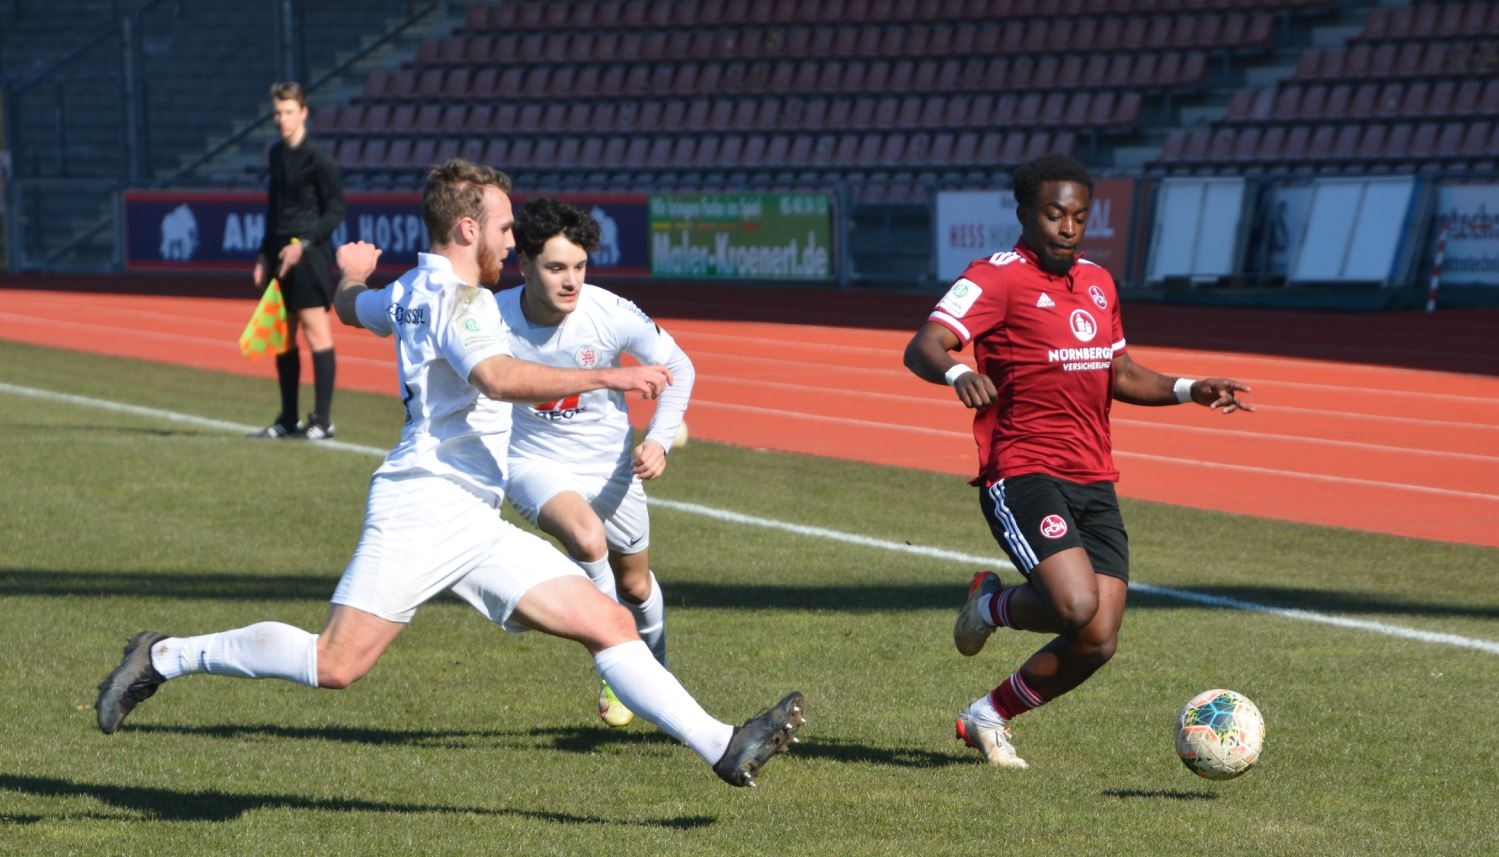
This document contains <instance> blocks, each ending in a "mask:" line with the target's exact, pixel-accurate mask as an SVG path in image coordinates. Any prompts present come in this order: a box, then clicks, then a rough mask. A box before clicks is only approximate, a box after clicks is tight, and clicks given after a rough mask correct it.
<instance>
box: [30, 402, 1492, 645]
mask: <svg viewBox="0 0 1499 857" xmlns="http://www.w3.org/2000/svg"><path fill="white" fill-rule="evenodd" d="M0 394H9V395H13V396H24V397H27V398H32V399H40V400H43V401H49V402H59V403H63V404H69V405H76V406H78V407H85V408H94V409H96V410H104V411H112V412H114V413H121V414H131V415H134V416H139V417H148V418H152V419H159V420H165V421H168V422H175V423H184V424H186V425H192V426H198V427H200V428H206V429H214V430H217V431H225V432H230V433H234V434H249V433H250V432H252V431H254V430H256V429H257V428H259V427H258V426H249V425H243V424H240V423H231V422H226V421H224V420H213V419H207V418H204V417H196V416H192V415H191V414H183V413H178V412H175V411H167V410H161V409H158V408H147V407H142V406H140V405H129V404H124V403H121V402H112V401H108V400H104V399H95V398H91V397H88V396H75V395H71V394H68V393H58V392H53V391H51V390H39V389H35V388H32V387H20V386H15V385H12V384H5V383H0ZM314 445H315V446H316V447H317V448H319V449H333V450H339V451H341V452H353V453H357V454H360V455H367V456H373V457H382V456H384V455H385V453H386V450H384V449H380V448H378V447H373V446H364V445H361V444H353V443H343V442H341V441H334V440H330V441H320V442H318V443H316V444H314ZM650 504H651V505H652V506H658V507H660V508H663V509H671V510H672V511H676V512H683V513H686V514H690V515H698V516H701V517H704V518H710V519H712V520H716V521H723V522H725V523H729V524H736V525H739V526H749V527H759V528H762V529H769V530H778V531H781V532H785V533H792V534H794V535H798V536H803V537H806V538H814V539H823V540H826V541H833V542H839V543H842V544H849V545H855V546H858V547H862V548H870V549H874V550H885V551H892V552H895V553H905V554H911V555H914V556H920V557H926V558H928V559H938V560H946V561H950V562H962V563H969V564H972V565H980V566H988V567H1001V568H1007V569H1011V570H1013V569H1014V566H1013V565H1011V564H1010V563H1008V562H1006V561H1005V560H1003V559H1001V558H999V557H997V556H981V555H979V554H968V553H962V552H960V551H952V550H946V549H944V548H935V547H926V546H923V545H910V544H906V543H905V542H895V541H890V540H887V539H876V538H872V537H869V536H861V535H857V534H855V533H845V532H841V531H839V530H830V529H825V528H823V527H811V526H807V525H805V524H795V523H791V522H789V521H777V520H774V519H772V518H761V517H757V516H754V515H746V514H742V513H740V512H732V511H729V510H727V509H717V508H713V507H711V506H701V505H698V504H696V503H684V502H681V501H677V500H665V499H661V498H658V497H652V498H650ZM1130 588H1131V589H1133V590H1135V591H1136V592H1140V593H1144V594H1146V595H1154V596H1159V597H1164V598H1173V599H1176V600H1178V601H1186V602H1188V603H1192V604H1202V605H1206V606H1209V607H1221V608H1224V609H1227V610H1244V611H1248V612H1252V613H1265V614H1268V615H1271V616H1278V617H1280V618H1283V619H1294V620H1296V621H1300V622H1311V623H1314V624H1320V625H1331V626H1333V627H1337V628H1349V629H1353V630H1358V631H1367V632H1370V633H1374V634H1380V635H1382V636H1386V637H1395V638H1398V639H1403V640H1414V641H1416V642H1421V643H1430V644H1433V645H1444V646H1456V647H1458V648H1464V649H1473V650H1476V651H1480V652H1485V653H1487V654H1491V655H1499V642H1493V641H1490V640H1479V639H1475V638H1472V637H1463V636H1460V635H1457V634H1445V633H1440V632H1436V631H1423V630H1420V629H1419V628H1407V627H1404V626H1401V625H1392V624H1389V623H1387V622H1374V621H1370V620H1366V619H1351V618H1348V617H1344V616H1335V615H1331V614H1328V613H1317V612H1315V611H1312V610H1299V609H1294V608H1288V607H1275V606H1273V605H1269V604H1258V603H1255V602H1253V601H1242V600H1239V599H1237V598H1224V597H1221V596H1217V595H1207V594H1204V593H1200V592H1192V591H1191V590H1186V589H1174V588H1170V587H1163V586H1152V585H1150V584H1147V583H1140V582H1138V581H1131V582H1130Z"/></svg>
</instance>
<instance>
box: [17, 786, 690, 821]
mask: <svg viewBox="0 0 1499 857" xmlns="http://www.w3.org/2000/svg"><path fill="white" fill-rule="evenodd" d="M0 790H4V791H12V792H20V793H22V794H29V795H34V796H37V797H62V798H71V797H76V796H78V795H87V796H89V797H91V798H94V799H95V800H98V801H100V802H102V803H106V804H109V805H110V806H114V807H118V808H120V809H124V810H129V811H131V812H136V813H140V814H142V815H145V816H148V817H150V818H154V819H159V820H162V821H233V820H235V819H237V818H239V817H240V816H242V815H244V814H245V813H247V812H250V811H252V810H257V809H265V808H273V809H305V810H313V811H319V812H382V813H401V814H405V813H469V814H473V815H492V816H514V817H519V818H529V819H533V820H536V821H546V822H552V823H555V824H608V825H615V824H624V825H631V826H636V827H665V828H672V829H679V830H689V829H694V828H700V827H707V826H708V825H711V824H714V823H715V822H716V819H713V818H710V817H707V816H701V815H687V816H676V817H674V818H660V819H652V820H645V821H640V820H628V819H625V820H621V819H614V818H603V817H601V816H597V815H578V814H575V813H570V812H557V811H555V810H528V809H491V808H488V807H482V806H442V805H438V804H421V803H395V802H389V801H368V800H358V799H355V798H311V797H304V796H301V795H291V794H231V793H228V792H224V791H219V790H213V791H181V790H177V789H166V788H153V787H147V786H118V785H107V784H104V783H81V782H75V781H72V780H60V779H54V778H52V777H30V776H18V775H15V774H0ZM27 818H28V819H32V820H36V819H37V817H36V816H28V817H27Z"/></svg>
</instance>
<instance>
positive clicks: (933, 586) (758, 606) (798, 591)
mask: <svg viewBox="0 0 1499 857" xmlns="http://www.w3.org/2000/svg"><path fill="white" fill-rule="evenodd" d="M341 571H342V570H341V569H335V570H332V571H328V572H326V573H309V574H308V575H306V576H302V575H292V574H277V575H248V574H222V573H216V572H207V571H205V572H203V573H197V574H195V573H190V572H187V573H184V572H173V573H162V572H127V571H120V572H97V571H96V572H87V571H43V570H37V569H18V570H10V571H0V596H15V597H27V596H31V597H59V596H80V595H81V596H96V597H112V596H130V597H141V596H149V597H151V598H156V599H163V598H176V599H184V600H210V601H236V600H253V601H266V600H269V601H274V600H290V601H301V600H316V601H324V602H325V601H327V600H328V598H329V597H330V596H331V595H332V594H333V589H334V587H335V586H337V584H338V575H339V573H340V572H341ZM1005 577H1006V580H1007V581H1013V580H1014V579H1015V578H1014V576H1013V575H1006V576H1005ZM966 590H967V583H966V581H963V580H953V581H950V582H941V583H930V584H926V583H921V584H912V583H878V582H872V583H867V584H861V585H853V584H849V585H835V586H816V585H812V586H783V585H777V584H754V585H743V584H718V583H702V582H695V581H682V582H675V583H673V582H671V581H667V582H666V584H665V595H666V599H667V604H668V606H670V607H687V608H702V609H712V610H814V611H830V612H840V613H867V612H873V611H891V610H957V609H958V607H960V606H961V605H962V603H963V598H964V596H965V593H966ZM1190 591H1191V592H1192V593H1194V594H1196V595H1204V596H1209V597H1213V598H1229V599H1234V600H1237V601H1246V602H1249V603H1252V604H1257V605H1262V606H1266V607H1274V608H1288V609H1298V610H1312V611H1316V612H1321V613H1353V614H1383V615H1387V616H1426V617H1450V618H1468V619H1499V605H1494V606H1489V605H1477V604H1439V603H1420V602H1416V601H1409V600H1402V599H1399V598H1394V597H1388V596H1383V595H1378V594H1374V593H1368V592H1329V591H1321V590H1313V589H1301V588H1292V587H1282V586H1207V587H1195V588H1193V589H1191V590H1190ZM441 597H442V598H452V596H450V595H444V596H441ZM453 600H454V602H455V603H456V599H453ZM1129 606H1130V607H1131V608H1134V609H1137V610H1148V609H1151V608H1160V607H1170V608H1174V609H1181V608H1183V607H1192V606H1195V607H1197V608H1198V609H1201V610H1222V609H1225V608H1223V607H1216V606H1211V605H1202V604H1195V603H1193V602H1188V601H1182V600H1180V599H1177V598H1173V597H1171V596H1169V595H1166V594H1163V593H1156V592H1141V591H1139V590H1136V591H1133V592H1131V593H1130V596H1129Z"/></svg>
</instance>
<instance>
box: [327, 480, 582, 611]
mask: <svg viewBox="0 0 1499 857" xmlns="http://www.w3.org/2000/svg"><path fill="white" fill-rule="evenodd" d="M582 574H583V571H582V569H580V568H579V567H578V566H577V565H576V564H575V563H573V562H572V560H569V559H568V558H567V557H566V556H564V555H563V554H562V553H561V552H560V551H558V550H557V549H556V548H555V547H553V546H552V544H551V543H550V542H548V541H546V540H545V539H542V538H539V537H537V536H535V535H532V534H531V533H528V532H526V531H525V530H522V529H520V528H519V527H516V526H515V525H513V524H510V523H508V522H507V521H505V520H504V519H503V518H501V517H500V515H499V512H498V511H497V510H496V502H495V500H494V498H493V497H488V498H486V497H484V496H481V495H480V494H478V493H476V492H474V491H473V490H471V489H469V488H466V487H464V486H463V485H460V484H459V483H457V482H454V481H452V480H449V479H444V478H441V477H437V476H407V477H402V478H392V477H385V476H376V477H375V478H373V479H371V480H370V496H369V503H368V506H367V507H366V509H365V514H364V531H363V533H361V535H360V537H359V546H358V547H357V548H355V550H354V558H353V559H351V560H349V566H348V568H346V569H344V575H343V578H342V579H340V580H339V581H338V588H337V589H336V590H334V592H333V599H332V600H333V603H334V604H342V605H345V606H348V607H353V608H355V609H357V610H363V611H364V612H366V613H370V614H372V615H375V616H379V617H380V618H381V619H386V620H389V621H391V622H410V621H411V617H412V615H413V614H414V613H416V608H418V607H420V606H421V605H422V604H424V603H426V602H427V601H429V600H430V599H431V598H432V597H433V596H435V595H437V594H438V593H440V592H442V591H443V590H445V589H452V590H453V593H454V594H455V595H458V596H459V597H460V598H462V599H463V600H465V601H467V602H468V603H469V604H471V605H473V607H474V609H476V610H478V611H479V612H480V613H483V614H484V615H485V616H486V617H488V618H489V620H490V621H492V622H494V623H496V624H498V625H500V626H501V627H503V628H504V629H505V630H507V631H524V630H526V626H524V625H521V624H518V623H512V622H511V621H510V614H511V613H512V612H513V611H514V610H515V605H516V603H517V602H519V601H520V599H521V596H523V595H525V594H526V593H527V592H528V591H530V589H531V587H533V586H536V585H537V584H539V583H545V582H546V581H548V580H553V579H555V578H559V577H566V576H568V575H582Z"/></svg>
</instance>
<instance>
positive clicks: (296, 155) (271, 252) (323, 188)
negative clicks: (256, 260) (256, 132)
mask: <svg viewBox="0 0 1499 857" xmlns="http://www.w3.org/2000/svg"><path fill="white" fill-rule="evenodd" d="M270 171H271V180H270V203H269V205H268V206H267V207H266V222H265V238H264V240H263V241H262V242H261V244H260V252H261V253H264V254H265V256H266V258H267V259H274V258H276V254H277V253H279V252H281V248H282V247H284V246H286V245H287V243H289V242H290V241H291V239H292V238H297V239H299V240H301V242H302V243H304V244H324V243H326V242H327V241H328V239H329V238H330V237H331V236H332V235H333V230H335V229H337V228H338V224H340V223H342V222H343V219H344V195H343V190H342V189H340V188H339V185H338V165H337V164H335V163H333V158H332V157H330V156H329V155H328V152H327V151H326V150H324V149H323V147H322V146H319V145H318V144H317V143H315V142H313V141H312V138H310V137H303V138H302V145H300V146H297V147H296V148H295V149H293V148H291V147H289V146H287V145H286V141H285V140H277V141H276V142H275V144H273V145H272V146H271V155H270Z"/></svg>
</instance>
